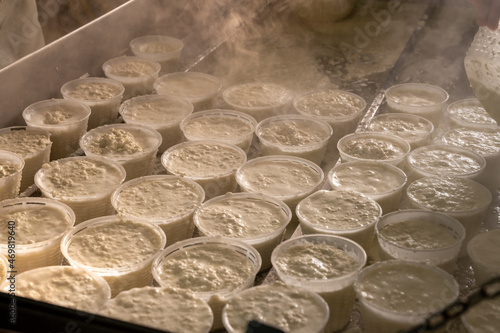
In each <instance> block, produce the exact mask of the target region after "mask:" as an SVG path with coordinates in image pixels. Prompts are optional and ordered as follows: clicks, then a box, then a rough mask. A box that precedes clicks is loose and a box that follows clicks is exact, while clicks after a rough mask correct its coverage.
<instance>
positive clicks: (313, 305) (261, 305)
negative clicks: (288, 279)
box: [222, 282, 329, 333]
mask: <svg viewBox="0 0 500 333" xmlns="http://www.w3.org/2000/svg"><path fill="white" fill-rule="evenodd" d="M222 316H223V317H222V318H223V322H224V327H225V328H226V329H227V330H228V332H231V333H245V332H247V326H248V323H249V322H250V321H251V320H257V321H258V322H260V323H265V324H267V325H270V326H272V327H276V328H279V329H281V330H283V331H284V332H290V333H292V332H293V333H319V332H323V329H324V326H325V324H326V322H327V321H328V317H329V310H328V304H326V302H325V301H324V300H323V299H322V298H321V297H320V296H318V295H317V294H316V293H314V292H311V291H309V290H307V289H303V288H300V287H295V286H288V285H285V284H283V283H280V282H274V283H271V284H267V285H261V286H259V287H254V288H250V289H247V290H244V291H242V292H239V293H238V294H237V295H236V296H234V297H233V298H232V299H231V300H230V301H229V302H228V303H227V305H226V306H225V307H224V310H223V314H222Z"/></svg>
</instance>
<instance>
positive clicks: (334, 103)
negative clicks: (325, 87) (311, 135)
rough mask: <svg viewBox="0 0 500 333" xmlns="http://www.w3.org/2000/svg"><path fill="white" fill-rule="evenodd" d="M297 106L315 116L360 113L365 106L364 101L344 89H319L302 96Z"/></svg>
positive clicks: (339, 115) (340, 115)
mask: <svg viewBox="0 0 500 333" xmlns="http://www.w3.org/2000/svg"><path fill="white" fill-rule="evenodd" d="M296 106H297V108H298V109H299V110H300V111H302V112H304V113H308V114H311V115H315V116H322V117H343V116H354V115H357V114H359V112H361V111H362V109H363V107H364V106H365V103H364V101H363V100H362V99H361V98H359V97H356V96H353V95H351V94H348V93H346V92H342V91H335V90H333V91H319V92H315V93H312V94H309V95H306V96H303V97H301V98H300V99H299V100H298V101H297V102H296Z"/></svg>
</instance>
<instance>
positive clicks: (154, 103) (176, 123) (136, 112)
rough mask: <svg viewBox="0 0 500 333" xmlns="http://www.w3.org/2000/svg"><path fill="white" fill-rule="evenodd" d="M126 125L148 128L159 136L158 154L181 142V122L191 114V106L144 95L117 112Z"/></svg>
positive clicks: (161, 96) (176, 99) (183, 101)
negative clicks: (160, 139) (160, 138)
mask: <svg viewBox="0 0 500 333" xmlns="http://www.w3.org/2000/svg"><path fill="white" fill-rule="evenodd" d="M118 112H119V113H120V115H121V116H122V118H123V120H124V121H125V122H126V123H127V124H131V125H142V126H148V127H151V128H153V129H155V130H156V131H157V132H158V133H160V134H161V137H162V141H161V145H160V147H159V148H158V152H160V153H163V152H164V151H165V150H167V149H168V148H170V147H172V146H173V145H176V144H178V143H181V142H182V132H181V129H180V123H181V121H182V120H183V119H184V118H185V117H187V116H189V115H190V114H191V113H192V112H193V104H191V103H190V102H188V101H186V100H184V99H182V98H179V97H174V96H166V95H144V96H138V97H134V98H131V99H129V100H127V101H125V102H123V103H122V104H121V105H120V108H119V110H118Z"/></svg>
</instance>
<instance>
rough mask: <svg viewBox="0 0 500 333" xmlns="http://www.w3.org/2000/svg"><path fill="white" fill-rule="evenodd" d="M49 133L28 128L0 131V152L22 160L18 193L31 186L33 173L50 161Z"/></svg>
mask: <svg viewBox="0 0 500 333" xmlns="http://www.w3.org/2000/svg"><path fill="white" fill-rule="evenodd" d="M51 147H52V141H50V133H49V132H48V131H46V130H42V129H38V128H32V127H29V126H12V127H7V128H2V129H0V150H7V151H10V152H13V153H16V154H18V155H19V156H21V157H22V158H23V160H24V167H23V172H22V176H21V188H20V192H23V191H25V190H26V189H27V188H28V187H30V186H31V185H33V183H34V177H35V173H36V172H37V171H38V170H39V169H40V168H41V167H42V165H43V164H44V163H47V162H49V161H50V149H51Z"/></svg>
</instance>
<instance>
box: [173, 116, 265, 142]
mask: <svg viewBox="0 0 500 333" xmlns="http://www.w3.org/2000/svg"><path fill="white" fill-rule="evenodd" d="M256 126H257V122H256V121H255V119H253V118H252V117H251V116H249V115H247V114H245V113H243V112H239V111H232V110H224V109H214V110H206V111H200V112H196V113H195V114H192V115H190V116H188V117H186V118H185V119H184V120H183V121H182V122H181V124H180V128H181V130H182V133H183V134H184V137H185V138H186V139H187V140H189V141H194V140H221V141H224V142H227V143H230V144H234V145H236V146H238V147H240V148H241V149H243V150H244V151H245V152H248V150H249V148H250V145H251V144H252V140H253V134H254V131H255V127H256Z"/></svg>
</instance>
